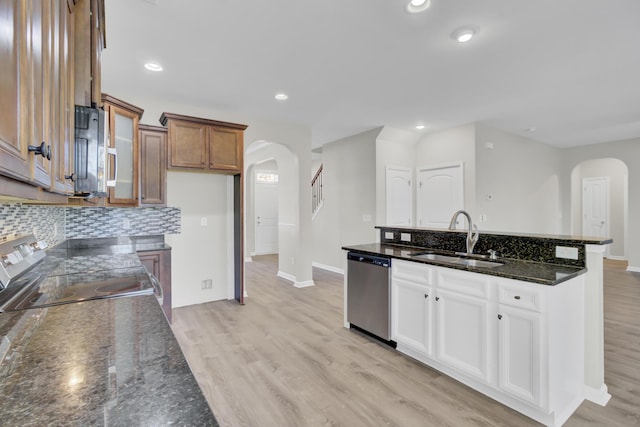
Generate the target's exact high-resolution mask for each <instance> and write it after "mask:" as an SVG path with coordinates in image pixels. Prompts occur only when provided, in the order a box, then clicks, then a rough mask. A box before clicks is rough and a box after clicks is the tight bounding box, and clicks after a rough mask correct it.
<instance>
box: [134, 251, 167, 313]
mask: <svg viewBox="0 0 640 427" xmlns="http://www.w3.org/2000/svg"><path fill="white" fill-rule="evenodd" d="M138 258H140V262H141V263H142V265H144V266H145V267H146V269H147V271H148V272H149V273H151V274H153V275H154V276H156V278H157V279H158V281H159V282H160V285H161V286H162V311H164V314H165V316H167V320H169V323H171V251H170V250H164V251H145V252H138Z"/></svg>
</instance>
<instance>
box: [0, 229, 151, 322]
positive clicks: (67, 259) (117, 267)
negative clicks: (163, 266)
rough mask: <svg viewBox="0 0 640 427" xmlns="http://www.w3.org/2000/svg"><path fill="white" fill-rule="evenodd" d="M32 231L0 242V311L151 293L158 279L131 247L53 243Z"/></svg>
mask: <svg viewBox="0 0 640 427" xmlns="http://www.w3.org/2000/svg"><path fill="white" fill-rule="evenodd" d="M45 248H46V245H45V244H44V243H42V242H38V241H37V240H36V239H35V237H34V236H33V235H31V236H25V237H23V238H20V239H16V240H14V241H12V242H6V243H4V244H2V245H0V256H1V258H0V259H1V260H2V262H0V264H2V267H3V269H2V271H0V278H1V279H2V286H1V287H0V312H2V311H17V310H24V309H28V308H40V307H48V306H52V305H60V304H68V303H73V302H82V301H87V300H95V299H104V298H115V297H119V296H134V295H143V294H153V293H154V288H155V291H156V292H157V293H158V294H159V296H161V291H160V286H155V285H156V284H157V280H154V279H155V278H154V277H153V276H152V275H150V274H149V273H148V272H147V270H146V269H145V268H144V267H143V266H142V264H141V263H140V260H139V258H138V256H137V254H136V253H135V252H132V250H131V248H129V249H128V250H127V249H126V248H125V247H117V246H105V247H103V248H91V249H84V250H80V249H70V248H65V247H62V248H58V247H56V248H52V249H49V250H47V251H46V253H45V251H44V249H45Z"/></svg>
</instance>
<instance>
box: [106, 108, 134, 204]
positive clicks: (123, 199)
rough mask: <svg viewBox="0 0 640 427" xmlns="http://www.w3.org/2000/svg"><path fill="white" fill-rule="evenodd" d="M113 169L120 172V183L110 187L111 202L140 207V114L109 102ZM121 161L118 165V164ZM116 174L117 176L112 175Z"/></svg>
mask: <svg viewBox="0 0 640 427" xmlns="http://www.w3.org/2000/svg"><path fill="white" fill-rule="evenodd" d="M109 146H110V147H112V148H115V149H116V153H117V157H116V158H115V159H114V158H113V157H112V156H111V171H112V174H114V173H115V172H116V171H117V180H116V186H115V187H111V188H109V200H108V204H109V205H121V206H122V205H124V206H136V205H137V201H138V115H137V114H135V113H132V112H129V111H127V110H124V109H122V108H120V107H117V106H115V105H109ZM116 163H117V164H116ZM112 176H113V175H112Z"/></svg>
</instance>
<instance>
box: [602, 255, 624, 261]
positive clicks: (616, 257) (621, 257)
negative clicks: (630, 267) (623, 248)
mask: <svg viewBox="0 0 640 427" xmlns="http://www.w3.org/2000/svg"><path fill="white" fill-rule="evenodd" d="M605 258H606V259H610V260H613V261H626V260H627V259H626V258H625V257H623V256H618V255H609V256H606V257H605Z"/></svg>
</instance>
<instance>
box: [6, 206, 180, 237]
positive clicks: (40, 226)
mask: <svg viewBox="0 0 640 427" xmlns="http://www.w3.org/2000/svg"><path fill="white" fill-rule="evenodd" d="M29 233H34V234H35V235H36V237H37V238H38V239H41V240H45V241H46V242H47V243H48V244H49V245H50V246H53V245H56V244H58V243H60V242H62V241H63V240H65V239H76V238H91V237H118V236H147V235H158V234H179V233H180V208H174V207H167V208H163V207H157V208H90V207H82V208H80V207H65V206H43V205H23V204H20V203H5V204H0V242H3V241H7V240H12V239H14V238H16V237H19V236H22V235H24V234H29Z"/></svg>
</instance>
